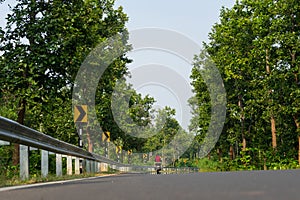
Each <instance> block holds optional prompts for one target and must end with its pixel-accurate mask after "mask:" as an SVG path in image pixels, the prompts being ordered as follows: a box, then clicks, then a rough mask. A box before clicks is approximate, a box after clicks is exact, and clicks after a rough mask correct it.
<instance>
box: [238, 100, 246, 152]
mask: <svg viewBox="0 0 300 200" xmlns="http://www.w3.org/2000/svg"><path fill="white" fill-rule="evenodd" d="M238 98H239V102H238V106H239V107H240V109H241V132H242V141H243V149H242V150H243V151H245V150H246V145H247V142H246V136H245V133H244V129H245V116H244V107H243V102H242V95H239V97H238Z"/></svg>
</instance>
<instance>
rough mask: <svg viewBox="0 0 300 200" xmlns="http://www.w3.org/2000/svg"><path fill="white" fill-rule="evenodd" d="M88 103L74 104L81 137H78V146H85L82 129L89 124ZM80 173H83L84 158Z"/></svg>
mask: <svg viewBox="0 0 300 200" xmlns="http://www.w3.org/2000/svg"><path fill="white" fill-rule="evenodd" d="M87 122H88V117H87V105H77V106H74V123H76V124H77V125H78V127H79V134H78V135H79V138H78V146H79V147H80V148H83V142H82V129H83V124H87ZM80 173H82V160H81V159H80Z"/></svg>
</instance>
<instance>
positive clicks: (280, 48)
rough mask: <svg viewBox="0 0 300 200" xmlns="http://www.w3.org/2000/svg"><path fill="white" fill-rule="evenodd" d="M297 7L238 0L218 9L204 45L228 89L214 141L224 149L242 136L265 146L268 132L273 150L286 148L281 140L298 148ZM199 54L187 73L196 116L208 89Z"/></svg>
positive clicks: (269, 1)
mask: <svg viewBox="0 0 300 200" xmlns="http://www.w3.org/2000/svg"><path fill="white" fill-rule="evenodd" d="M299 7H300V4H299V2H298V1H294V0H290V1H283V0H279V1H273V0H263V1H250V0H242V1H237V2H236V4H235V5H234V6H233V8H232V9H225V8H223V9H222V10H221V14H220V23H219V24H215V25H214V26H213V28H212V31H211V33H210V34H209V38H210V41H209V43H207V44H205V50H206V51H207V52H208V54H209V56H210V58H211V59H212V61H213V62H214V63H215V64H216V66H217V67H218V69H219V71H220V72H221V74H222V77H223V80H224V84H225V88H226V91H227V101H228V103H227V110H228V115H227V120H226V124H225V129H224V130H223V136H221V140H220V141H219V143H220V148H223V151H228V150H229V149H228V147H229V144H235V143H237V144H238V143H242V142H243V144H244V145H246V146H248V145H249V146H250V147H258V148H259V149H260V150H262V151H268V150H269V148H268V147H269V146H271V139H272V138H273V139H275V140H277V142H278V143H279V145H278V147H277V150H278V151H284V152H287V151H288V150H287V149H286V146H289V147H291V149H292V148H298V138H297V135H298V133H297V132H299V131H298V129H299V127H297V121H299V109H298V108H299V106H300V105H299V95H298V93H299V92H298V91H299V89H300V87H299V86H300V85H299V84H297V83H298V82H299V66H300V63H299V62H300V57H299V50H300V49H299V46H300V45H299V42H300V40H299V37H298V35H299V34H300V27H299V26H298V24H299V23H298V22H299V17H298V16H299V14H300V10H299ZM199 58H201V54H200V55H199V56H198V57H196V59H195V64H194V68H195V70H194V71H193V74H192V79H193V83H192V85H193V86H194V88H195V92H196V97H195V98H196V99H197V100H198V102H196V100H193V104H196V105H198V107H199V108H198V109H199V110H198V112H199V113H200V114H195V119H198V120H199V119H200V118H199V117H201V115H203V114H201V111H202V112H203V109H202V110H201V109H200V108H201V107H203V105H205V104H206V102H207V100H206V98H205V97H206V96H207V94H206V93H207V91H206V89H205V86H204V85H203V81H202V82H201V76H200V74H199V73H197V71H196V69H198V68H199V66H198V65H199V64H201V62H200V61H201V59H199ZM202 64H203V63H202ZM205 94H206V96H205ZM207 106H208V107H209V104H208V105H207ZM206 112H207V111H206ZM195 113H196V112H195ZM293 118H294V120H291V119H293ZM271 119H273V121H272V120H271ZM295 119H296V120H295ZM202 120H203V118H202ZM204 121H207V120H204ZM193 126H194V127H193V128H194V129H196V127H195V126H196V125H195V124H194V125H193ZM198 126H199V127H202V128H203V127H205V123H203V122H202V121H201V120H199V122H198ZM276 137H277V138H276ZM222 138H223V139H224V140H222ZM226 138H227V139H226ZM288 138H289V139H288ZM245 141H246V142H247V143H249V144H247V143H245ZM228 142H229V143H228ZM224 148H225V149H224ZM243 148H244V149H245V147H243ZM254 154H255V153H254ZM242 156H243V155H242ZM294 156H295V155H294ZM245 159H246V158H245Z"/></svg>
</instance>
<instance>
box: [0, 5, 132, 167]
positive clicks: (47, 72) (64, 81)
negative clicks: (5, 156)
mask: <svg viewBox="0 0 300 200" xmlns="http://www.w3.org/2000/svg"><path fill="white" fill-rule="evenodd" d="M113 6H114V1H106V0H103V1H94V0H89V1H84V0H80V1H76V2H71V1H63V2H62V1H57V0H54V1H44V0H18V3H17V5H16V6H15V7H14V8H13V10H12V14H11V15H8V17H7V19H8V23H7V26H6V30H5V34H4V37H3V38H1V47H0V51H2V52H3V62H4V67H3V68H1V74H5V75H6V76H5V77H4V78H3V79H1V85H3V86H4V87H3V90H5V91H9V92H10V94H12V96H13V98H14V99H15V102H16V103H15V105H14V106H15V112H17V113H18V114H17V121H18V122H19V123H21V124H25V125H27V126H29V127H32V128H37V129H38V128H39V126H40V124H43V127H44V129H43V130H44V131H45V132H48V131H53V130H55V129H53V126H52V121H51V120H50V121H49V116H51V115H52V114H53V112H62V113H66V112H65V110H64V109H59V108H54V110H53V105H52V103H54V102H57V103H58V104H60V105H63V104H65V105H71V104H70V102H71V97H72V96H71V88H72V86H73V83H74V79H75V76H76V74H77V71H78V69H79V67H80V65H81V63H82V62H83V60H84V59H85V57H86V56H87V55H88V53H89V52H90V51H91V50H92V49H93V48H94V47H95V46H96V45H97V44H98V43H100V42H101V41H103V40H105V39H106V38H108V37H110V36H112V35H115V34H118V33H123V32H124V30H125V22H126V21H127V16H126V15H125V14H124V13H123V11H122V8H117V9H115V8H114V7H113ZM124 42H126V41H124ZM126 62H127V60H126V59H122V58H121V59H120V60H119V64H118V65H112V66H111V73H112V74H111V76H114V75H113V73H115V74H116V73H119V71H120V68H121V71H125V70H126V68H125V67H124V66H125V63H126ZM122 63H123V64H122ZM54 104H55V103H54ZM58 104H55V105H58ZM69 109H70V108H69ZM62 113H60V114H62ZM64 116H65V115H64ZM61 120H62V121H60V122H59V124H61V127H65V126H64V125H65V124H68V126H66V127H65V128H63V130H62V132H61V133H63V132H69V133H70V134H71V135H70V136H72V137H74V135H76V133H75V129H74V126H73V128H71V127H72V126H71V123H72V116H71V115H69V116H65V117H64V118H62V119H61ZM58 126H59V125H58ZM68 128H71V129H68ZM57 130H58V129H56V131H57ZM61 133H57V132H56V133H55V134H53V136H55V137H56V136H59V135H60V134H61ZM63 138H64V139H65V137H63ZM70 141H73V142H74V140H73V139H72V140H69V142H70ZM17 149H18V148H17V146H16V151H15V154H14V155H15V156H14V163H15V164H16V163H17V162H18V157H17V156H16V155H18V152H17Z"/></svg>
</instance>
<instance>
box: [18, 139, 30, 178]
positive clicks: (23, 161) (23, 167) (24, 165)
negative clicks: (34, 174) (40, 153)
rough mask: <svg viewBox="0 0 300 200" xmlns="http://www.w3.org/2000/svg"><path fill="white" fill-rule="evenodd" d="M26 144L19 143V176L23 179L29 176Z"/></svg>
mask: <svg viewBox="0 0 300 200" xmlns="http://www.w3.org/2000/svg"><path fill="white" fill-rule="evenodd" d="M28 150H29V149H28V146H25V145H22V144H20V178H21V180H25V179H28V178H29V157H28Z"/></svg>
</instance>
